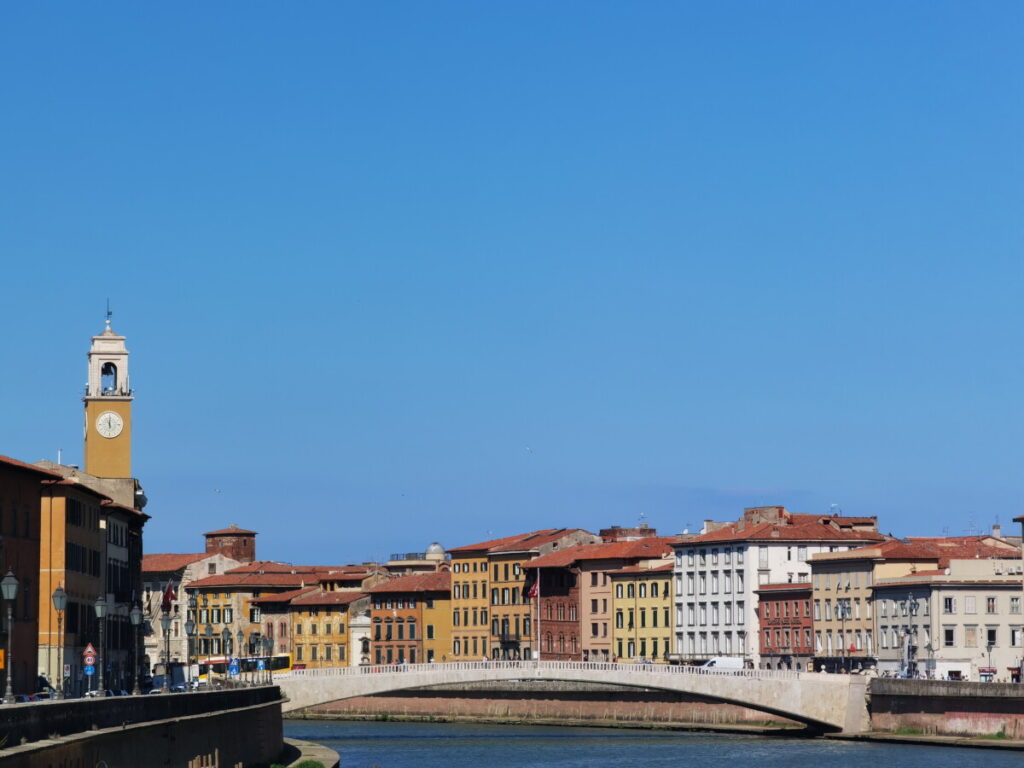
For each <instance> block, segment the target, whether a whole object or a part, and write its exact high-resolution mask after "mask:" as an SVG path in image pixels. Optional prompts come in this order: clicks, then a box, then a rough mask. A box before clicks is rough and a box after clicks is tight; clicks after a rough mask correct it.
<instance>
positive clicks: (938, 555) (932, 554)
mask: <svg viewBox="0 0 1024 768" xmlns="http://www.w3.org/2000/svg"><path fill="white" fill-rule="evenodd" d="M1018 557H1020V552H1019V551H1018V550H1017V549H1016V548H1015V547H1009V548H1007V547H1002V546H992V545H989V544H985V543H983V542H981V541H976V540H975V541H965V540H964V539H962V538H951V539H907V540H906V541H904V540H902V539H891V540H889V541H885V542H882V543H880V544H873V545H871V546H866V547H857V548H856V549H849V550H846V551H845V552H821V553H819V554H816V555H812V556H811V562H813V563H820V562H832V561H844V562H845V561H851V560H941V559H943V558H945V559H947V560H948V559H949V558H958V559H971V558H985V559H988V558H1018Z"/></svg>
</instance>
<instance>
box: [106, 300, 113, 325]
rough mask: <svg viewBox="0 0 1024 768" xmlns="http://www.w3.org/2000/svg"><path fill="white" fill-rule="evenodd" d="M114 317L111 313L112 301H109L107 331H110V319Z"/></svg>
mask: <svg viewBox="0 0 1024 768" xmlns="http://www.w3.org/2000/svg"><path fill="white" fill-rule="evenodd" d="M113 316H114V313H113V312H111V311H110V299H109V298H108V299H107V330H108V331H109V330H110V318H112V317H113Z"/></svg>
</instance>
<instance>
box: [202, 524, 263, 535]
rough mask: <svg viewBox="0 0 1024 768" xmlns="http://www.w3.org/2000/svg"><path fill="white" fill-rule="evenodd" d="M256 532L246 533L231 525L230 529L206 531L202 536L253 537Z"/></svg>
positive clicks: (242, 529)
mask: <svg viewBox="0 0 1024 768" xmlns="http://www.w3.org/2000/svg"><path fill="white" fill-rule="evenodd" d="M255 535H256V531H247V530H246V529H245V528H239V527H238V526H237V525H232V526H231V527H230V528H221V529H220V530H219V531H208V532H207V533H204V534H203V536H255Z"/></svg>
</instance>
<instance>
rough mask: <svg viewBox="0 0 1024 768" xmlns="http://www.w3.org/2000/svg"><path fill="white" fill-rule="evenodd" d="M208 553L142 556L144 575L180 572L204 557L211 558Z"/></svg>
mask: <svg viewBox="0 0 1024 768" xmlns="http://www.w3.org/2000/svg"><path fill="white" fill-rule="evenodd" d="M209 556H210V555H208V554H207V553H206V552H197V553H195V554H191V555H178V554H153V555H143V556H142V572H143V573H165V572H167V571H179V570H181V569H183V568H185V566H187V565H191V564H192V563H195V562H198V561H199V560H202V559H203V558H204V557H209Z"/></svg>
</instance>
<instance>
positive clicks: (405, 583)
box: [368, 571, 452, 593]
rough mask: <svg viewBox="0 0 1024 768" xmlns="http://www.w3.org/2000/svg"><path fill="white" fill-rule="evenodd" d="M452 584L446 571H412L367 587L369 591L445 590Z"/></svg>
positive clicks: (450, 577)
mask: <svg viewBox="0 0 1024 768" xmlns="http://www.w3.org/2000/svg"><path fill="white" fill-rule="evenodd" d="M451 586H452V575H451V574H450V573H449V572H448V571H440V572H437V573H413V574H410V575H409V576H400V577H399V578H397V579H391V580H390V581H387V582H385V583H383V584H378V585H377V586H375V587H372V588H371V589H369V590H368V591H369V592H373V593H378V592H391V593H395V592H447V591H449V590H450V589H451Z"/></svg>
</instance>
